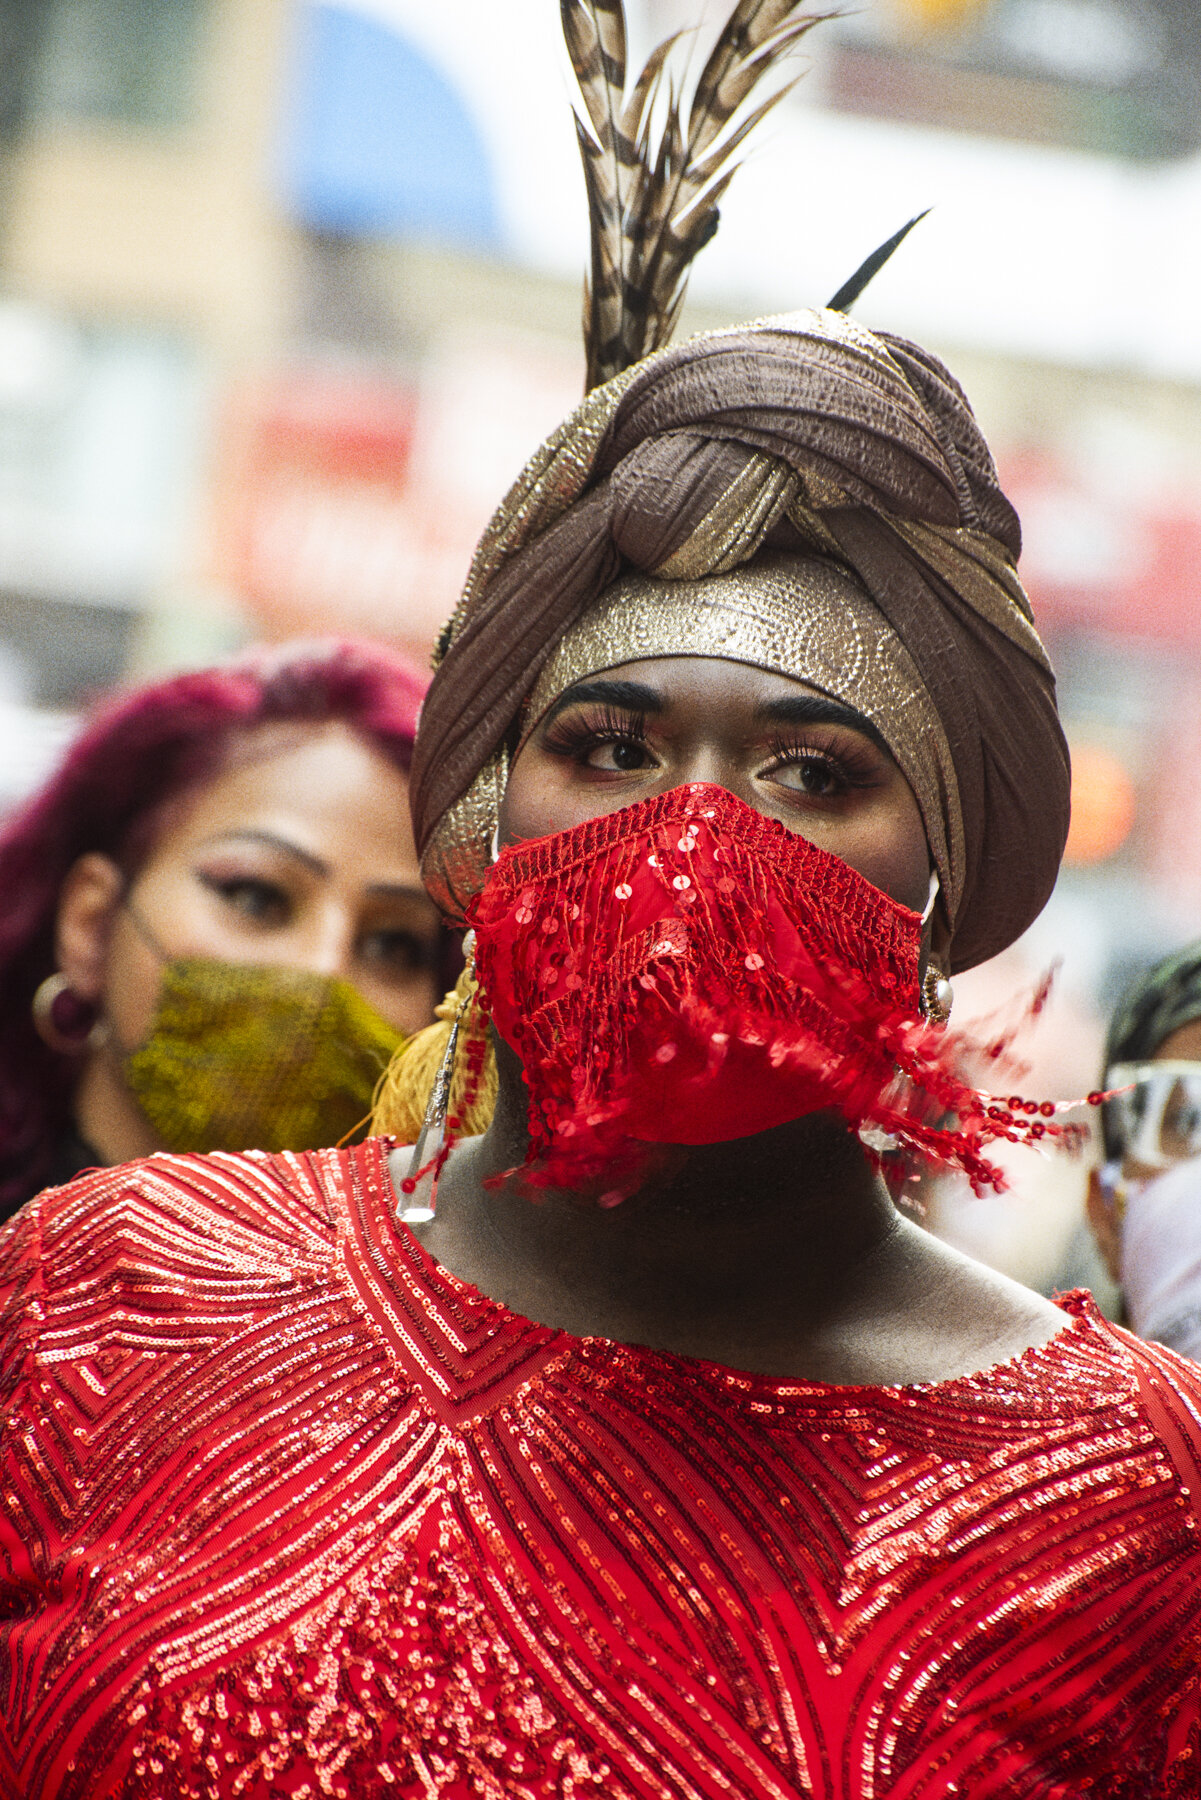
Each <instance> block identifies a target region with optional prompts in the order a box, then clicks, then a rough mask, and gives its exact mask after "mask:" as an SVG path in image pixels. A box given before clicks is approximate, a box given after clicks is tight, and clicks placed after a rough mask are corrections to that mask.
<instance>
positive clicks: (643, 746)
mask: <svg viewBox="0 0 1201 1800" xmlns="http://www.w3.org/2000/svg"><path fill="white" fill-rule="evenodd" d="M542 744H543V748H544V749H545V750H547V751H548V752H549V753H550V755H551V756H559V757H562V758H564V760H566V761H569V762H574V763H577V764H579V766H580V767H581V768H586V769H597V770H600V771H601V772H602V773H604V774H609V775H628V774H634V773H637V771H638V770H640V769H650V768H654V767H655V766H656V765H655V758H654V756H653V755H652V753H651V750H650V748H649V746H648V744H647V741H646V720H645V719H644V718H643V717H642V716H641V715H640V714H638V713H625V712H617V711H615V710H613V709H611V708H609V707H599V708H593V709H581V710H579V711H574V712H568V713H561V714H560V715H559V717H558V718H557V719H555V720H554V721H553V723H552V724H551V725H550V727H549V729H548V730H547V732H546V734H545V736H544V737H543V740H542Z"/></svg>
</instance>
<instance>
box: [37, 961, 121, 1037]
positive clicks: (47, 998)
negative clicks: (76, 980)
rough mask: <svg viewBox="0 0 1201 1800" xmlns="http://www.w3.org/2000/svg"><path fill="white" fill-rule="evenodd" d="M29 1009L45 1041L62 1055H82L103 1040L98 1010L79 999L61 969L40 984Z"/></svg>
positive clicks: (87, 1001)
mask: <svg viewBox="0 0 1201 1800" xmlns="http://www.w3.org/2000/svg"><path fill="white" fill-rule="evenodd" d="M29 1010H30V1012H31V1013H32V1014H33V1025H34V1030H35V1031H36V1032H37V1034H38V1036H39V1037H40V1038H41V1040H42V1042H43V1043H44V1044H47V1045H49V1047H50V1049H51V1050H57V1051H58V1053H59V1055H60V1056H82V1055H84V1053H85V1051H88V1050H94V1049H95V1048H96V1047H97V1044H98V1043H100V1042H101V1041H102V1040H103V1036H104V1026H103V1024H102V1023H101V1020H100V1015H99V1011H98V1009H97V1008H96V1007H95V1006H93V1005H92V1003H91V1001H90V1000H81V999H80V997H79V995H78V994H77V993H76V992H75V990H74V989H73V988H72V986H71V983H70V981H69V979H68V978H67V976H66V975H64V974H63V972H62V970H61V969H59V970H56V971H55V973H54V974H53V975H47V977H46V979H45V981H43V982H40V983H39V984H38V988H37V991H36V992H35V994H34V996H33V1000H32V1003H31V1005H30V1009H29Z"/></svg>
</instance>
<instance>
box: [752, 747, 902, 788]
mask: <svg viewBox="0 0 1201 1800" xmlns="http://www.w3.org/2000/svg"><path fill="white" fill-rule="evenodd" d="M771 753H772V756H773V757H774V758H775V759H776V763H777V764H778V765H783V764H785V763H804V762H815V763H821V764H822V765H823V766H824V767H825V768H827V769H829V770H830V772H831V774H833V775H835V776H837V777H838V779H839V780H840V781H844V782H845V783H846V784H847V786H848V787H864V786H866V785H868V783H869V782H870V781H871V779H872V777H873V776H874V775H875V772H876V764H875V759H874V758H873V757H872V756H871V754H870V752H869V751H868V750H867V749H863V750H855V749H850V748H842V749H840V750H838V751H837V752H835V751H833V750H831V749H830V748H829V747H828V746H826V745H821V744H807V743H804V742H802V741H800V740H799V739H797V738H787V737H783V736H781V737H777V738H774V739H773V740H772V745H771Z"/></svg>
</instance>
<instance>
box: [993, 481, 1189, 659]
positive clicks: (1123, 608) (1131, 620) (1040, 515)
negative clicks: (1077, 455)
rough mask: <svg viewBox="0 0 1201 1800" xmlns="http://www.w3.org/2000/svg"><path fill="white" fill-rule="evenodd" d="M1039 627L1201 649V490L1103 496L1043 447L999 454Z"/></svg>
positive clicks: (1022, 565) (1024, 573) (1105, 493)
mask: <svg viewBox="0 0 1201 1800" xmlns="http://www.w3.org/2000/svg"><path fill="white" fill-rule="evenodd" d="M1001 480H1002V484H1003V486H1004V488H1005V492H1006V493H1007V494H1008V496H1009V498H1010V499H1011V500H1012V501H1013V504H1014V505H1015V506H1016V508H1017V510H1018V514H1019V516H1020V518H1021V521H1022V535H1023V550H1022V562H1021V569H1022V578H1023V580H1024V581H1025V583H1026V587H1027V588H1028V590H1029V592H1030V596H1031V599H1032V601H1033V603H1034V613H1035V618H1036V619H1037V620H1038V623H1039V626H1040V627H1042V628H1045V629H1048V630H1050V631H1052V632H1054V631H1055V630H1060V629H1063V628H1065V627H1068V628H1071V627H1075V628H1077V629H1086V630H1089V629H1091V630H1096V631H1104V632H1107V633H1113V634H1115V635H1118V636H1128V637H1140V638H1151V639H1157V640H1160V641H1166V642H1168V643H1174V644H1182V645H1190V646H1191V645H1201V495H1198V497H1197V501H1196V502H1195V503H1193V502H1191V501H1190V500H1189V499H1188V498H1187V497H1185V496H1182V495H1179V494H1176V495H1173V494H1171V493H1168V494H1165V495H1162V496H1157V497H1156V498H1155V499H1153V500H1152V499H1150V498H1144V497H1141V496H1140V495H1139V494H1138V493H1137V492H1135V493H1128V494H1127V495H1126V496H1124V497H1122V496H1120V495H1117V494H1115V493H1113V492H1099V491H1097V490H1095V489H1093V488H1091V487H1090V486H1089V484H1088V483H1087V482H1086V481H1084V480H1081V479H1080V478H1079V477H1078V476H1076V475H1075V474H1074V473H1073V472H1072V471H1071V470H1070V469H1068V468H1067V467H1065V466H1064V465H1062V464H1060V463H1059V462H1058V461H1057V460H1056V459H1055V458H1053V457H1052V456H1050V455H1048V454H1046V453H1045V452H1042V451H1033V450H1026V451H1019V452H1018V453H1016V454H1010V455H1008V456H1006V457H1003V458H1002V459H1001Z"/></svg>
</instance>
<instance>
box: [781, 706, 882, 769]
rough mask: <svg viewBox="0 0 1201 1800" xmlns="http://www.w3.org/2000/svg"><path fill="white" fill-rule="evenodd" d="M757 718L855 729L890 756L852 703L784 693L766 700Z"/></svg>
mask: <svg viewBox="0 0 1201 1800" xmlns="http://www.w3.org/2000/svg"><path fill="white" fill-rule="evenodd" d="M759 717H760V718H761V719H762V720H764V722H765V723H767V724H771V725H841V726H844V727H845V728H846V730H848V731H857V732H858V733H859V735H860V736H861V737H865V738H870V739H871V741H872V743H873V744H875V745H876V747H877V748H878V749H880V750H883V751H884V753H885V755H886V756H891V755H892V751H891V750H890V749H889V748H888V745H887V744H886V743H885V741H884V739H883V737H882V736H881V734H880V731H879V729H878V727H877V726H875V725H873V724H872V722H871V720H870V719H867V718H865V717H864V715H863V714H862V713H861V712H856V710H855V708H854V707H853V706H843V705H842V704H841V702H840V701H838V700H827V699H824V698H823V696H822V695H821V694H785V695H783V696H782V697H781V698H780V699H779V700H769V701H767V702H766V704H765V705H763V706H761V707H760V708H759Z"/></svg>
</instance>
